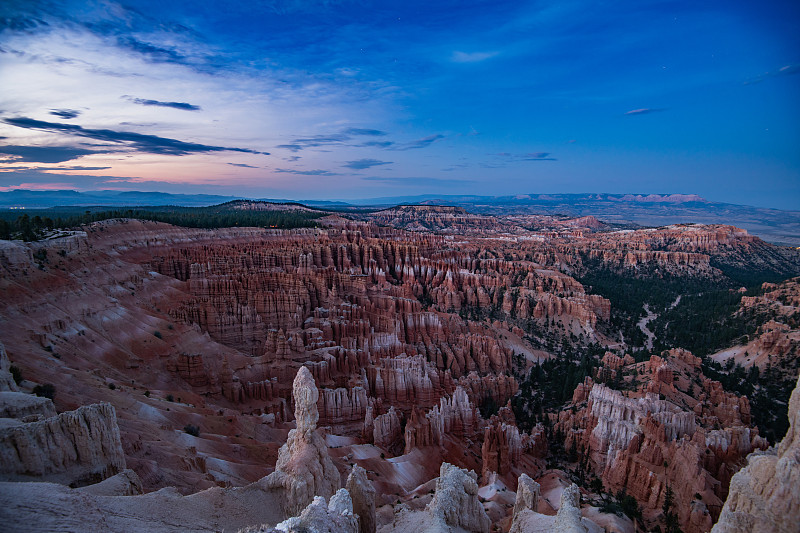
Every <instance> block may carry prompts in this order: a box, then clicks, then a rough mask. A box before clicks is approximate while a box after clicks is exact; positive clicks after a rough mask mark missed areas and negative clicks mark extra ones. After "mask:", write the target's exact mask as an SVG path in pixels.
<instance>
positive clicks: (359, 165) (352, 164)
mask: <svg viewBox="0 0 800 533" xmlns="http://www.w3.org/2000/svg"><path fill="white" fill-rule="evenodd" d="M393 162H394V161H380V160H379V159H358V160H356V161H348V162H347V164H345V165H342V166H344V167H347V168H352V169H353V170H364V169H367V168H372V167H377V166H380V165H391V164H392V163H393Z"/></svg>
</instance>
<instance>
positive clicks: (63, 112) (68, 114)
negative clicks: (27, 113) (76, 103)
mask: <svg viewBox="0 0 800 533" xmlns="http://www.w3.org/2000/svg"><path fill="white" fill-rule="evenodd" d="M50 114H51V115H54V116H56V117H59V118H63V119H67V120H69V119H71V118H75V117H77V116H78V115H80V114H81V112H80V111H77V110H75V109H51V110H50Z"/></svg>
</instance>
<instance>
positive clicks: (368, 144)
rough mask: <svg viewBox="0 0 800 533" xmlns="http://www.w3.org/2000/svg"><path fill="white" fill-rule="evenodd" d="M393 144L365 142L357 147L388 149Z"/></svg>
mask: <svg viewBox="0 0 800 533" xmlns="http://www.w3.org/2000/svg"><path fill="white" fill-rule="evenodd" d="M393 144H394V143H393V142H392V141H367V142H365V143H361V144H359V145H357V146H359V147H366V148H389V147H390V146H392V145H393Z"/></svg>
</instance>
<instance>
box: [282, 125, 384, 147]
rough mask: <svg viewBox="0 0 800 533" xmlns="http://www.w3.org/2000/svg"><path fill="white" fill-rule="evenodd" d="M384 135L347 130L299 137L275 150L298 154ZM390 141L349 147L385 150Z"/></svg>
mask: <svg viewBox="0 0 800 533" xmlns="http://www.w3.org/2000/svg"><path fill="white" fill-rule="evenodd" d="M383 135H386V132H385V131H381V130H375V129H368V128H347V129H344V130H342V131H340V132H339V133H331V134H328V135H313V136H311V137H300V138H297V139H294V140H292V142H291V143H287V144H279V145H278V146H276V148H283V149H284V150H291V151H292V152H299V151H300V150H304V149H306V148H316V147H319V146H330V145H347V143H348V142H349V141H352V140H353V137H354V136H366V137H380V136H383ZM391 145H392V142H391V141H368V142H365V143H363V144H357V145H351V146H377V147H380V148H385V147H387V146H391Z"/></svg>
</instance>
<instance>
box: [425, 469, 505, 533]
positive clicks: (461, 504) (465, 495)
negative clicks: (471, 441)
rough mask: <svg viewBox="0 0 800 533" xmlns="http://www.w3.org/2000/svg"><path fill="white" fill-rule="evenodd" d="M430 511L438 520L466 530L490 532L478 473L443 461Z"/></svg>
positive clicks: (428, 508)
mask: <svg viewBox="0 0 800 533" xmlns="http://www.w3.org/2000/svg"><path fill="white" fill-rule="evenodd" d="M426 511H427V512H428V513H430V515H431V516H432V517H433V518H434V520H435V521H437V522H443V523H445V524H447V525H450V526H454V527H460V528H462V529H464V530H466V531H472V532H481V533H483V532H488V531H489V526H490V525H491V524H490V522H489V517H488V516H487V515H486V511H485V510H484V508H483V505H481V502H480V500H479V499H478V476H477V474H475V472H472V471H469V472H468V471H466V470H464V469H463V468H458V467H457V466H453V465H451V464H449V463H442V466H441V467H440V468H439V478H438V479H437V480H436V492H435V494H434V495H433V500H431V502H430V503H429V504H428V506H427V507H426Z"/></svg>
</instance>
